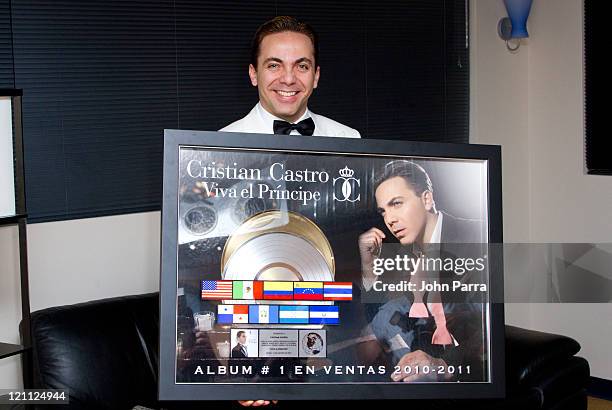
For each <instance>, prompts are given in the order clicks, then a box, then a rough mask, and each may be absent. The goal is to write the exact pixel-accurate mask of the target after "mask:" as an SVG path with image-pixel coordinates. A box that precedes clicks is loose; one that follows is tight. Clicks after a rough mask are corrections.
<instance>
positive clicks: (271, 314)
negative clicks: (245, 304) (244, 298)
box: [249, 305, 278, 323]
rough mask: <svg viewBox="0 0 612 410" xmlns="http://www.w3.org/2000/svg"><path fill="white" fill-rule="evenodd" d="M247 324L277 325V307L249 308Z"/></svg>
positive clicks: (261, 306)
mask: <svg viewBox="0 0 612 410" xmlns="http://www.w3.org/2000/svg"><path fill="white" fill-rule="evenodd" d="M249 323H278V306H273V305H251V306H249Z"/></svg>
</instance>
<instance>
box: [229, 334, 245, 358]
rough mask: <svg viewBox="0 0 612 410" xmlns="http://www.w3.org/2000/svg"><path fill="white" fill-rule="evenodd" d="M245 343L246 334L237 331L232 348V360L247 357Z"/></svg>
mask: <svg viewBox="0 0 612 410" xmlns="http://www.w3.org/2000/svg"><path fill="white" fill-rule="evenodd" d="M246 343H247V336H246V332H245V331H243V330H239V331H238V333H236V346H234V347H233V348H232V358H236V359H244V358H247V357H249V353H248V351H247V345H246Z"/></svg>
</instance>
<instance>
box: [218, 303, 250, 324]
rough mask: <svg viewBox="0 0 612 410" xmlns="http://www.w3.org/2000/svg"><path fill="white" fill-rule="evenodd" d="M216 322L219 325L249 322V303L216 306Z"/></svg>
mask: <svg viewBox="0 0 612 410" xmlns="http://www.w3.org/2000/svg"><path fill="white" fill-rule="evenodd" d="M217 323H219V324H220V325H231V324H233V323H249V305H219V306H217Z"/></svg>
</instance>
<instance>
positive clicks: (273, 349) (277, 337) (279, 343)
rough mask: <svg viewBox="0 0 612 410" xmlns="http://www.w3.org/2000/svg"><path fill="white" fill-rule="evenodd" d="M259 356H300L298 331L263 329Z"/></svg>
mask: <svg viewBox="0 0 612 410" xmlns="http://www.w3.org/2000/svg"><path fill="white" fill-rule="evenodd" d="M259 336H260V337H259V357H298V351H299V350H298V336H299V335H298V331H297V330H290V329H261V330H260V334H259Z"/></svg>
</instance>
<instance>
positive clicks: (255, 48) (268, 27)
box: [251, 16, 319, 68]
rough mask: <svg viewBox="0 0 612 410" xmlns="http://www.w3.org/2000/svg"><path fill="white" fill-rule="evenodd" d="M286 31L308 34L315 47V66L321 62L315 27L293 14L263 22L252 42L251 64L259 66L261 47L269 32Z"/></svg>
mask: <svg viewBox="0 0 612 410" xmlns="http://www.w3.org/2000/svg"><path fill="white" fill-rule="evenodd" d="M284 31H293V32H294V33H300V34H304V35H306V36H307V37H308V38H309V39H310V41H312V46H313V48H314V59H315V61H314V62H313V63H314V65H315V67H316V66H317V65H318V63H319V38H318V36H317V33H316V32H315V31H314V29H313V28H312V27H311V26H310V25H309V24H307V23H304V22H302V21H299V20H298V19H296V18H295V17H291V16H278V17H274V18H273V19H272V20H268V21H266V22H265V23H263V24H262V25H261V26H259V28H258V29H257V31H256V32H255V35H254V36H253V43H252V44H251V64H253V67H255V68H257V58H258V57H259V47H260V45H261V42H262V41H263V39H264V37H265V36H267V35H269V34H275V33H282V32H284Z"/></svg>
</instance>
